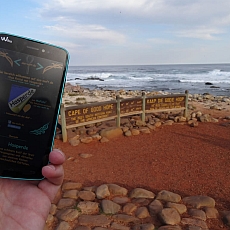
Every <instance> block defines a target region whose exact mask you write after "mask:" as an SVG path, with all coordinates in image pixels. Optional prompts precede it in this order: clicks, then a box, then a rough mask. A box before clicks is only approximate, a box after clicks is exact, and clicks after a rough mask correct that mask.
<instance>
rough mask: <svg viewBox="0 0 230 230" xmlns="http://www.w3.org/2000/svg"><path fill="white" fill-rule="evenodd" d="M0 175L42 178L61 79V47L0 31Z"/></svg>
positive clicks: (63, 59)
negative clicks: (0, 32)
mask: <svg viewBox="0 0 230 230" xmlns="http://www.w3.org/2000/svg"><path fill="white" fill-rule="evenodd" d="M0 39H1V40H0V176H1V177H7V178H18V179H42V178H43V177H42V174H41V169H42V167H43V166H44V165H47V163H48V155H49V152H50V151H51V149H52V144H53V140H54V135H55V127H56V122H57V117H58V112H59V107H60V101H61V96H62V91H63V87H64V82H65V74H66V69H67V62H68V54H67V52H66V51H65V50H63V49H61V48H59V47H55V46H51V45H48V44H44V43H41V42H36V41H33V40H29V39H25V38H20V37H17V36H10V35H6V34H0Z"/></svg>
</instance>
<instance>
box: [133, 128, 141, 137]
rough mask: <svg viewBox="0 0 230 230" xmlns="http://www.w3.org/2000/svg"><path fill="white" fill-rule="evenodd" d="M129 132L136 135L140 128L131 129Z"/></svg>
mask: <svg viewBox="0 0 230 230" xmlns="http://www.w3.org/2000/svg"><path fill="white" fill-rule="evenodd" d="M131 133H132V135H133V136H137V135H139V134H140V130H139V129H131Z"/></svg>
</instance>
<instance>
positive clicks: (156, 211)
mask: <svg viewBox="0 0 230 230" xmlns="http://www.w3.org/2000/svg"><path fill="white" fill-rule="evenodd" d="M215 205H216V203H215V200H214V199H213V198H211V197H209V196H188V197H184V198H182V197H181V196H180V195H179V194H176V193H173V192H170V191H166V190H162V191H160V192H158V193H157V194H154V193H153V192H152V191H149V190H146V189H143V188H135V189H133V190H131V191H128V190H127V189H126V188H124V187H121V186H119V185H116V184H102V185H100V186H98V187H95V186H93V187H83V185H82V184H81V183H75V182H66V183H64V184H63V185H62V189H60V191H59V193H58V194H57V196H56V198H55V199H54V201H53V204H52V206H51V209H50V214H49V216H48V218H47V221H46V227H45V230H48V229H49V230H53V229H55V230H91V229H93V230H116V229H118V230H154V229H158V230H182V229H186V230H202V229H214V227H215V226H213V225H212V224H213V223H215V221H214V222H212V221H210V220H213V219H215V220H216V222H217V221H219V222H220V223H221V224H222V227H223V229H224V224H225V227H226V226H230V211H225V212H219V211H218V210H217V209H216V208H215ZM222 221H223V222H222ZM223 223H224V224H223ZM208 226H209V227H208ZM226 229H227V227H226Z"/></svg>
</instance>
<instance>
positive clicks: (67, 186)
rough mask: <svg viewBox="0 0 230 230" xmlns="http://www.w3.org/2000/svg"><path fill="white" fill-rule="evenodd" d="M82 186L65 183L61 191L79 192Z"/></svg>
mask: <svg viewBox="0 0 230 230" xmlns="http://www.w3.org/2000/svg"><path fill="white" fill-rule="evenodd" d="M81 188H82V184H81V183H75V182H66V183H64V184H63V185H62V190H63V191H66V190H74V189H76V190H81Z"/></svg>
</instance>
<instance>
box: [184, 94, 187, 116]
mask: <svg viewBox="0 0 230 230" xmlns="http://www.w3.org/2000/svg"><path fill="white" fill-rule="evenodd" d="M185 94H186V100H185V110H184V117H187V116H188V90H185Z"/></svg>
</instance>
